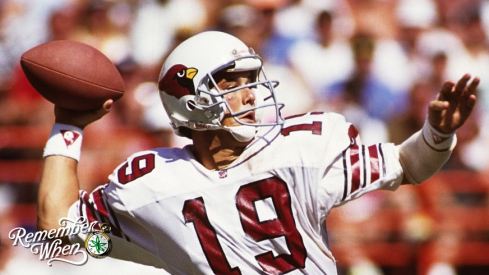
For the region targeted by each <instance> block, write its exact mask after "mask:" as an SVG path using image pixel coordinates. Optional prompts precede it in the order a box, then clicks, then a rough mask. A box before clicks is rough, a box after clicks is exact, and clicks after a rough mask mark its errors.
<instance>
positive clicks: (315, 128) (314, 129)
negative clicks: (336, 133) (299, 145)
mask: <svg viewBox="0 0 489 275" xmlns="http://www.w3.org/2000/svg"><path fill="white" fill-rule="evenodd" d="M322 126H323V124H322V122H321V121H314V122H313V123H311V124H296V125H292V126H289V127H286V128H283V129H282V132H281V134H282V135H284V136H288V135H290V133H291V132H295V131H311V133H312V134H313V135H320V134H321V132H322Z"/></svg>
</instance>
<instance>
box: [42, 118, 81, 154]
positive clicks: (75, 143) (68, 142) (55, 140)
mask: <svg viewBox="0 0 489 275" xmlns="http://www.w3.org/2000/svg"><path fill="white" fill-rule="evenodd" d="M82 139H83V130H82V129H80V128H78V127H76V126H73V125H68V124H61V123H55V124H54V125H53V128H52V130H51V134H50V136H49V140H48V142H47V143H46V147H44V154H43V157H44V158H45V157H47V156H52V155H58V156H65V157H69V158H72V159H75V160H76V161H80V153H81V145H82Z"/></svg>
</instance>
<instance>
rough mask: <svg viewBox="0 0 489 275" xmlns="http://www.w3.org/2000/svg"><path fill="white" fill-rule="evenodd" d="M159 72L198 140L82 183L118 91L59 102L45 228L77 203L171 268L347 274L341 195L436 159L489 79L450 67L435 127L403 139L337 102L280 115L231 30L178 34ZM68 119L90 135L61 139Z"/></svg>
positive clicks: (433, 112) (251, 55) (401, 176)
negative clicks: (344, 111) (85, 157)
mask: <svg viewBox="0 0 489 275" xmlns="http://www.w3.org/2000/svg"><path fill="white" fill-rule="evenodd" d="M471 79H472V80H471ZM158 84H159V93H160V95H161V100H162V102H163V105H164V108H165V110H166V112H167V115H168V116H169V118H170V120H171V124H172V126H173V129H174V130H175V133H176V134H177V135H180V136H185V137H188V138H190V139H191V140H192V144H191V145H188V146H186V147H184V148H157V149H153V150H148V151H144V152H137V153H135V154H134V155H132V156H130V157H128V158H127V160H126V161H125V162H124V163H122V164H121V165H120V166H118V167H117V168H116V169H115V170H114V172H113V173H112V174H111V175H110V176H109V179H108V182H107V183H106V184H105V185H103V186H100V187H98V188H97V189H95V190H94V191H92V192H91V193H87V192H84V191H79V184H78V179H77V164H78V161H79V156H80V148H81V143H82V136H83V129H84V127H86V126H87V125H89V124H90V123H92V122H93V121H95V120H97V119H99V118H101V117H102V116H103V115H105V114H106V113H108V112H109V110H110V107H111V104H112V100H108V101H107V102H106V103H105V104H104V107H103V108H101V109H100V110H96V111H86V112H72V111H70V110H66V109H63V108H60V107H59V106H56V108H55V114H56V123H55V124H54V126H53V130H52V133H51V137H50V138H49V140H48V143H47V145H46V148H45V151H44V167H43V173H42V178H41V182H40V189H39V201H38V205H39V207H38V209H39V210H38V211H39V212H38V228H39V230H49V229H51V228H56V227H57V226H58V220H59V219H60V218H62V217H66V216H67V217H68V218H70V219H78V218H80V217H86V218H87V219H88V221H89V222H92V221H98V222H100V223H107V224H110V226H111V227H112V233H111V239H112V242H113V247H114V249H113V251H112V254H111V256H113V257H116V258H120V259H124V260H129V261H134V262H138V263H142V264H147V265H152V266H155V267H158V268H162V269H164V270H166V271H167V272H169V273H171V274H336V273H337V271H336V261H335V258H334V255H332V253H331V251H330V249H329V247H328V245H327V235H328V232H327V230H326V228H325V226H324V222H325V220H326V219H327V216H328V214H329V212H330V211H331V209H332V208H333V207H338V206H341V205H342V204H344V203H347V202H348V201H351V200H353V199H357V198H359V197H361V196H362V195H363V194H366V193H368V192H371V191H375V190H396V189H397V188H398V187H399V185H400V184H405V183H411V184H420V183H422V182H423V181H425V180H426V179H428V178H429V177H430V176H432V175H433V174H434V173H436V172H437V171H438V170H439V169H440V168H441V167H442V165H443V164H444V163H445V162H446V161H447V159H448V158H449V157H450V154H451V151H452V149H453V147H454V146H455V144H456V136H455V131H456V130H457V129H458V128H459V127H460V126H462V125H463V123H464V122H465V120H466V119H467V118H468V117H469V115H470V113H471V111H472V109H473V107H474V105H475V102H476V97H475V95H474V93H475V91H476V88H477V86H478V84H479V79H478V78H477V77H475V78H472V76H470V75H468V74H467V75H465V76H463V77H462V78H461V79H460V80H459V81H458V82H456V83H454V82H450V81H447V82H446V83H445V84H444V85H443V87H441V89H440V92H439V94H438V96H437V98H436V99H435V100H433V101H432V102H431V103H430V105H429V106H428V108H429V114H428V117H427V119H426V123H425V125H424V127H423V128H422V129H420V131H419V132H417V133H415V134H414V135H413V136H411V137H410V138H409V139H408V140H406V141H405V142H403V143H402V144H399V145H394V144H390V143H379V144H362V142H361V139H360V135H359V133H358V131H357V130H356V129H355V126H354V125H352V124H350V123H348V122H347V121H345V119H344V118H343V117H342V116H341V115H338V114H334V113H323V112H310V113H306V114H300V115H296V116H293V117H289V118H283V117H282V116H281V114H280V109H281V108H282V107H283V105H282V104H280V103H278V102H277V100H276V97H275V94H274V87H276V85H278V82H277V81H273V80H270V79H269V78H268V76H267V75H266V73H265V70H264V68H263V66H262V61H261V59H260V57H259V56H258V55H257V54H256V53H255V52H254V51H253V49H250V48H248V47H247V46H246V45H245V44H244V43H243V42H241V41H240V40H238V39H237V38H235V37H233V36H231V35H228V34H225V33H221V32H215V31H209V32H203V33H200V34H197V35H195V36H193V37H191V38H189V39H188V40H186V41H184V42H183V43H181V44H180V45H179V46H177V47H176V48H175V50H174V51H173V52H172V53H171V54H170V55H169V56H168V58H167V59H166V61H165V63H164V64H163V67H162V69H161V73H160V76H159V79H158ZM61 131H63V132H66V131H73V132H75V133H77V134H79V138H78V139H77V140H76V141H75V143H74V144H72V145H71V146H70V147H66V146H64V147H63V146H61V145H63V144H64V142H63V140H62V138H61V137H60V132H61ZM84 238H85V236H81V235H80V236H73V238H71V239H70V241H71V242H83V240H84Z"/></svg>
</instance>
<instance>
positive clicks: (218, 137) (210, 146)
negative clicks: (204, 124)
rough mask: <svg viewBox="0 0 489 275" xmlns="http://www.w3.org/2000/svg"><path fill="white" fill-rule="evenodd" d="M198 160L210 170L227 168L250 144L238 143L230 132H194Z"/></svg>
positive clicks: (195, 152)
mask: <svg viewBox="0 0 489 275" xmlns="http://www.w3.org/2000/svg"><path fill="white" fill-rule="evenodd" d="M192 139H193V143H194V154H195V157H196V159H197V160H198V161H199V162H200V163H201V164H202V165H203V166H204V167H205V168H207V169H209V170H222V169H225V168H227V167H228V166H229V165H230V164H231V163H232V162H233V161H234V160H236V159H237V158H238V157H239V156H240V155H241V153H243V151H244V149H245V148H246V145H248V143H247V142H246V143H244V142H238V141H237V140H236V139H235V138H234V137H232V135H231V134H230V133H229V132H226V131H222V130H216V131H200V132H198V131H194V132H193V135H192Z"/></svg>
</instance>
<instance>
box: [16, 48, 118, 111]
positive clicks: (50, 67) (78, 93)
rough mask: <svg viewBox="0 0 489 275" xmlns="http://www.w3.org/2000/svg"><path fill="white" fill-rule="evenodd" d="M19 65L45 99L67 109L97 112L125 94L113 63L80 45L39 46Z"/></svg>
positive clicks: (26, 53) (93, 50) (27, 52)
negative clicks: (104, 104)
mask: <svg viewBox="0 0 489 275" xmlns="http://www.w3.org/2000/svg"><path fill="white" fill-rule="evenodd" d="M20 64H21V66H22V69H23V71H24V73H25V75H26V77H27V79H28V80H29V82H30V83H31V85H32V86H33V87H34V88H35V89H36V90H37V91H38V92H39V93H40V94H41V95H42V96H43V97H44V98H46V99H47V100H49V101H51V102H52V103H54V104H56V105H58V106H61V107H64V108H67V109H71V110H92V109H97V108H100V107H101V106H102V105H103V103H104V102H105V101H106V100H108V99H113V100H114V101H115V100H118V99H119V98H121V97H122V95H123V94H124V80H123V79H122V76H121V74H120V72H119V71H118V69H117V68H116V66H115V65H114V63H112V61H110V60H109V59H108V58H107V57H106V56H105V55H104V54H103V53H101V52H100V51H99V50H97V49H95V48H94V47H92V46H89V45H87V44H84V43H81V42H77V41H71V40H56V41H50V42H47V43H44V44H41V45H38V46H36V47H34V48H32V49H30V50H28V51H26V52H25V53H24V54H23V55H22V57H21V61H20Z"/></svg>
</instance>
